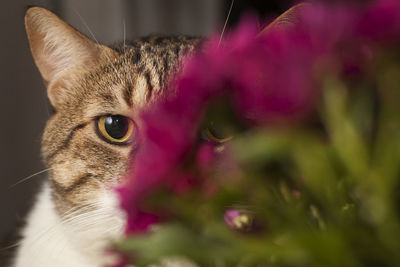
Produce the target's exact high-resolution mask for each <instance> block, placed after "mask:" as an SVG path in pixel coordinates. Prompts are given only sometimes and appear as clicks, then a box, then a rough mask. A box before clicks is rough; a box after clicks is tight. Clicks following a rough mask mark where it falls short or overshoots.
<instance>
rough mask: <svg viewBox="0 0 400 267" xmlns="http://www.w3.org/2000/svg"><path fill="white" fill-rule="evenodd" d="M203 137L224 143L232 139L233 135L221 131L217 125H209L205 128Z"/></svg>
mask: <svg viewBox="0 0 400 267" xmlns="http://www.w3.org/2000/svg"><path fill="white" fill-rule="evenodd" d="M203 137H204V138H205V139H206V140H208V141H211V142H214V143H218V144H222V143H225V142H228V141H230V140H231V139H232V138H233V136H232V135H227V134H223V133H222V132H220V131H217V130H216V129H215V127H213V128H212V127H207V128H205V129H204V130H203Z"/></svg>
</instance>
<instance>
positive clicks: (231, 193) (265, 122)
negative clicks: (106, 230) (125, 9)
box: [118, 0, 400, 266]
mask: <svg viewBox="0 0 400 267" xmlns="http://www.w3.org/2000/svg"><path fill="white" fill-rule="evenodd" d="M284 16H290V19H289V18H288V17H283V18H278V20H279V19H281V20H282V21H281V22H279V23H275V24H276V25H279V26H274V25H272V26H271V27H269V28H268V29H267V30H266V31H263V32H262V33H263V34H261V35H259V30H258V28H257V26H256V25H257V23H255V20H253V19H252V18H245V19H244V20H243V21H242V23H241V24H240V25H239V27H238V28H237V29H236V30H234V31H231V32H230V33H229V34H228V35H227V37H226V38H225V39H223V40H222V41H220V40H219V38H218V36H214V37H211V38H209V39H208V40H207V41H205V42H204V44H202V48H201V49H199V50H200V51H199V52H197V53H196V54H195V55H193V56H190V57H188V60H187V61H186V62H185V63H184V66H183V68H182V70H181V71H180V72H179V73H178V74H177V77H176V79H174V83H173V84H171V85H170V87H171V88H169V90H170V91H171V90H175V91H174V92H176V93H175V94H174V95H173V96H169V97H167V98H165V99H163V100H162V101H160V102H159V103H157V104H156V105H155V106H154V107H152V108H151V109H149V110H146V111H145V112H144V113H143V114H142V116H141V118H142V121H143V126H142V129H141V133H140V148H139V150H138V153H137V155H136V156H135V158H134V160H133V163H132V164H133V168H132V169H133V172H132V174H131V177H130V179H129V181H128V182H127V184H126V185H124V186H123V187H121V188H119V189H118V190H119V192H120V196H121V205H122V208H123V209H124V210H125V211H126V213H127V218H128V224H127V234H128V235H133V237H134V238H133V239H135V234H138V233H145V232H147V231H149V229H150V227H151V226H152V225H153V224H159V223H162V222H164V221H166V222H169V221H174V220H176V218H178V220H179V219H180V220H181V221H180V223H184V222H189V221H190V225H191V226H190V227H192V226H193V225H195V224H196V220H197V222H198V223H199V224H202V223H204V224H205V225H207V223H210V222H214V221H213V219H212V218H216V217H217V215H215V214H221V218H222V219H221V220H220V221H221V222H222V223H224V221H225V225H226V226H228V227H227V228H228V229H229V228H230V229H234V230H239V231H242V230H246V231H244V232H252V230H251V229H249V227H252V225H257V224H260V225H261V226H262V227H258V226H257V227H256V228H257V229H258V230H257V231H261V232H262V233H264V232H265V229H267V228H274V227H275V228H277V229H278V228H279V227H281V226H282V225H285V224H283V223H281V224H280V223H276V224H274V223H272V221H273V219H272V218H273V216H272V215H271V214H269V220H270V223H269V224H268V223H265V222H266V221H267V219H266V217H268V216H266V217H265V216H263V215H261V216H259V218H253V209H254V211H255V216H258V215H259V214H257V213H258V212H259V209H258V208H257V207H263V208H265V209H267V208H268V207H270V208H271V206H268V205H269V204H266V203H267V202H268V201H269V200H268V197H265V196H264V194H268V193H271V192H270V191H265V190H264V191H262V189H261V188H262V187H266V186H271V187H272V186H276V188H278V189H277V190H278V191H279V192H280V193H279V194H281V195H282V199H284V200H286V201H289V199H299V198H301V197H304V196H301V195H302V194H306V192H307V190H310V192H312V194H311V195H310V196H309V197H308V198H307V197H304V199H303V200H302V201H299V203H302V204H304V207H306V209H310V211H311V217H312V220H313V221H316V222H317V224H318V225H319V227H321V228H324V227H325V226H324V225H325V224H326V223H325V222H324V220H323V218H322V215H321V214H320V211H319V208H321V207H324V205H325V204H326V203H329V205H328V204H326V205H328V206H329V207H330V208H331V207H332V206H330V205H333V206H335V205H336V204H332V203H335V201H332V199H330V197H331V194H332V192H331V190H333V189H332V188H335V190H336V188H337V185H336V184H335V182H332V184H330V183H329V182H327V181H321V180H319V179H318V178H315V176H316V173H317V172H319V171H326V172H323V173H324V176H325V178H326V177H336V176H335V175H337V173H339V172H340V173H342V172H345V171H343V168H344V167H343V168H342V169H340V168H338V169H340V171H334V169H335V168H336V167H337V162H340V161H343V162H346V160H347V159H348V160H350V161H354V162H355V163H354V162H353V163H354V164H353V163H349V164H348V165H349V167H348V168H349V175H348V176H346V177H350V176H351V177H352V175H354V176H357V175H361V174H363V175H367V171H366V170H364V169H363V167H362V166H364V167H365V166H366V165H367V164H364V163H360V162H361V159H360V158H362V157H361V156H364V155H361V156H360V155H359V154H360V153H361V154H365V153H364V152H360V151H365V150H363V149H361V148H360V147H362V145H358V144H359V143H360V142H359V140H357V138H354V136H359V135H357V134H356V132H357V131H356V130H354V129H353V128H352V127H351V125H352V124H351V123H350V121H351V120H352V119H349V120H347V119H346V117H345V115H343V114H342V113H340V112H339V111H340V110H342V109H341V107H342V105H344V104H343V103H342V102H341V101H342V100H343V99H342V98H343V94H342V93H343V92H342V91H341V90H340V89H337V90H333V91H334V92H333V93H332V90H330V89H329V88H331V87H332V88H336V87H346V86H354V87H360V86H363V85H364V84H365V83H370V84H372V83H375V82H376V79H375V78H371V79H370V76H371V75H372V76H374V75H375V76H378V74H377V73H376V71H377V66H378V65H379V64H380V61H381V60H382V58H385V57H384V56H382V54H384V53H385V52H387V51H395V50H394V49H393V48H394V47H396V45H398V44H399V43H400V2H399V1H397V0H377V1H371V2H368V3H362V4H361V3H358V4H355V3H352V4H343V3H320V2H316V3H313V4H307V5H302V6H301V7H300V8H298V9H297V10H292V12H290V13H288V14H286V15H284ZM287 21H289V22H290V21H293V23H286V22H287ZM388 54H389V53H388ZM391 56H393V53H392V54H391ZM387 65H390V64H387ZM335 81H336V82H335ZM327 84H328V85H329V86H328V85H327ZM338 84H339V85H338ZM172 87H173V89H172ZM327 87H329V88H328V89H327ZM340 92H342V93H340ZM352 93H353V92H351V91H349V93H346V94H350V95H351V94H352ZM367 94H368V93H365V95H367ZM327 99H328V100H327ZM341 99H342V100H341ZM325 101H328V102H325ZM355 102H357V101H355ZM341 103H342V104H341ZM366 103H367V102H366ZM368 103H369V102H368ZM332 105H333V106H334V107H333V108H330V107H331V106H332ZM335 105H336V106H335ZM361 106H362V105H361ZM321 110H322V111H321ZM355 114H356V112H355ZM342 115H343V116H344V117H341V116H342ZM366 116H367V115H366ZM371 117H373V114H372V115H371ZM340 118H342V119H340ZM343 118H345V119H343ZM315 122H317V124H322V125H323V127H322V128H323V130H322V132H327V131H328V135H327V136H324V137H318V138H317V137H316V135H319V134H320V132H321V130H318V131H315V133H312V134H309V135H308V132H309V131H313V130H314V129H315V124H316V123H315ZM340 123H343V129H341V128H340V127H339V126H338V125H340ZM346 123H347V124H346ZM362 123H363V122H360V123H359V122H356V124H357V125H358V124H360V125H361V124H362ZM215 124H218V125H217V127H222V128H223V129H224V130H226V129H228V131H230V133H231V134H232V135H234V140H233V141H232V145H231V146H230V145H226V144H225V143H224V142H225V141H223V142H219V141H218V140H228V139H229V138H228V139H224V138H222V139H218V138H207V136H206V138H201V137H202V135H203V137H204V131H203V130H204V129H206V130H207V133H208V134H209V133H210V128H211V126H210V125H215ZM310 125H311V126H310ZM349 125H350V126H349ZM265 127H267V129H269V130H268V131H267V133H266V132H265V131H264V130H263V131H262V134H259V135H256V137H257V138H258V139H257V138H256V137H254V138H253V139H251V140H249V139H246V136H247V135H248V134H249V133H253V132H254V131H258V130H259V129H265ZM288 127H289V128H292V131H291V132H292V133H296V134H295V137H294V136H293V135H292V134H288V131H287V130H283V129H287V128H288ZM313 127H314V128H313ZM371 127H372V128H373V127H375V126H371ZM371 127H370V128H371ZM365 128H368V127H365ZM257 129H258V130H257ZM277 129H278V132H279V134H275V131H276V130H277ZM304 129H308V130H307V131H305V130H304ZM363 129H364V128H363ZM269 131H270V132H272V134H271V133H270V132H269ZM225 132H226V131H225ZM225 132H224V133H225ZM305 132H306V133H305ZM370 132H373V130H371V131H370ZM206 135H207V134H206ZM360 135H363V134H360ZM267 136H268V138H267ZM347 137H348V138H349V139H350V140H355V141H349V142H347V143H346V140H347V139H346V138H347ZM330 138H332V140H330ZM235 139H237V141H235ZM243 139H245V140H247V141H248V143H247V144H246V145H244V146H242V145H243V143H241V140H243ZM297 139H301V141H298V142H297V141H295V140H297ZM321 139H322V140H323V139H328V141H324V142H327V143H332V144H333V145H332V146H333V147H334V148H333V150H334V151H336V150H337V154H338V156H337V157H338V159H335V160H332V162H335V163H332V164H333V165H332V166H331V167H329V166H330V164H331V162H329V164H328V163H326V162H323V160H325V159H327V158H329V159H330V158H331V154H332V153H331V152H326V153H325V147H326V144H325V145H321V144H320V143H319V142H320V141H321ZM271 140H273V142H272V141H271ZM282 140H285V141H282ZM242 142H243V141H242ZM271 142H272V143H271ZM251 144H253V145H251ZM335 145H337V146H339V147H335ZM246 146H248V147H246ZM264 146H265V147H264ZM288 147H290V149H289V148H288ZM261 148H262V149H264V150H263V151H261V150H260V149H261ZM299 148H301V150H300V152H299V151H298V150H297V149H299ZM353 148H354V150H352V149H353ZM346 149H347V150H346ZM308 150H310V151H308ZM276 151H279V153H277V152H276ZM282 151H285V152H282ZM289 151H290V152H289ZM348 151H350V152H348ZM354 151H355V152H354ZM268 153H269V154H268ZM302 153H309V154H310V155H311V153H315V154H313V156H312V157H311V158H310V159H309V161H307V159H308V158H307V155H305V156H304V157H303V156H299V155H302ZM335 153H336V152H335ZM357 153H358V154H357ZM272 155H273V156H272ZM282 155H290V157H289V156H288V158H290V160H282V157H283V156H282ZM310 155H308V156H310ZM335 155H336V154H335ZM349 155H350V156H349ZM359 156H360V157H359ZM357 160H358V163H357ZM269 161H271V162H272V163H271V162H270V163H268V164H267V162H269ZM276 161H279V162H280V163H279V164H281V161H283V162H284V164H285V165H284V166H285V167H284V168H285V169H288V170H289V169H290V168H292V165H296V166H297V167H296V168H298V169H297V171H296V172H298V174H299V175H294V174H293V173H289V172H288V173H284V174H282V173H281V172H282V171H281V169H279V168H278V169H279V170H278V171H277V167H276V166H275V165H276ZM288 161H294V162H295V163H293V164H292V163H287V162H288ZM260 162H262V163H260ZM271 164H272V165H271ZM274 164H275V165H274ZM279 164H278V165H279ZM307 164H308V165H307ZM363 164H364V165H363ZM260 165H262V166H263V167H262V168H261V167H259V166H260ZM328 165H329V166H328ZM343 165H346V164H345V163H343ZM249 166H250V167H249ZM271 166H273V167H271ZM279 166H280V165H279ZM310 166H311V167H310ZM360 166H361V167H360ZM358 167H359V168H358ZM357 168H358V169H357ZM365 168H366V167H365ZM361 170H363V171H361ZM221 172H222V173H223V174H221ZM271 173H273V174H274V175H272V176H274V177H275V176H276V177H281V176H282V177H285V178H284V179H283V180H282V181H286V182H282V181H279V182H276V181H275V180H273V181H271V180H268V179H270V178H267V177H270V176H271ZM300 173H301V175H300ZM227 176H230V177H227ZM246 177H247V178H246ZM250 177H253V178H254V177H258V178H257V179H256V178H254V179H251V178H250ZM287 177H291V178H290V179H288V178H287ZM285 179H287V180H285ZM320 179H322V177H320ZM326 179H327V180H329V179H328V178H326ZM267 180H268V181H269V182H266V183H267V184H265V183H264V182H265V181H267ZM260 181H262V182H260ZM308 183H310V184H308ZM288 184H289V185H288ZM349 184H352V183H350V182H349ZM328 185H329V186H331V185H334V186H333V187H332V188H327V189H326V191H324V188H326V187H327V186H328ZM298 187H304V188H303V191H301V190H300V191H299V190H297V188H298ZM274 188H275V187H274ZM250 189H253V190H254V192H250V191H251V190H250ZM358 189H359V188H358ZM351 190H353V189H351ZM360 190H361V189H360ZM258 193H259V194H258ZM342 193H343V192H340V194H338V198H339V195H340V196H342ZM273 194H276V192H274V193H273ZM354 194H355V193H354V192H353V191H352V192H351V193H349V194H348V195H352V196H354ZM348 195H347V194H344V193H343V199H341V200H340V201H343V202H344V203H347V202H348V201H349V202H351V203H354V202H356V201H355V200H354V199H352V200H351V201H350V200H349V196H348ZM318 197H320V198H321V199H320V200H321V203H319V204H320V205H319V206H318V203H317V205H314V204H315V203H310V202H309V201H310V200H311V199H313V200H315V201H316V202H318V201H317V200H316V199H318ZM350 198H351V197H350ZM180 200H182V201H193V202H192V204H193V205H197V204H198V206H202V205H203V204H204V203H208V204H209V205H210V206H208V207H207V208H204V210H202V211H203V213H204V214H205V215H203V217H196V215H195V213H196V212H194V211H193V210H192V211H190V209H189V208H188V205H190V204H191V203H181V202H180ZM263 201H265V203H264V202H263ZM340 201H338V202H340ZM244 202H246V204H243V203H244ZM247 202H249V203H252V206H251V205H250V208H249V207H248V206H247ZM237 203H240V204H241V205H239V207H238V208H236V207H235V205H236V204H237ZM268 203H269V202H268ZM290 203H292V204H291V205H292V207H296V208H295V210H296V212H298V211H299V207H298V206H299V205H300V204H299V205H296V204H293V202H290ZM305 203H307V204H305ZM212 205H214V206H212ZM243 205H244V208H243ZM274 205H277V204H274ZM346 205H347V204H346ZM346 205H345V206H346ZM352 205H353V204H348V205H347V206H346V207H351V206H352ZM300 206H301V205H300ZM328 206H326V207H328ZM224 207H225V208H224ZM304 207H303V208H304ZM310 207H311V208H310ZM286 208H287V206H285V209H286ZM341 208H343V206H341ZM188 209H189V210H188ZM224 209H225V211H223V210H224ZM249 209H250V210H251V212H250V211H249ZM300 209H301V208H300ZM288 210H289V209H288ZM191 212H192V213H193V216H192V217H193V218H195V217H196V220H194V219H193V220H191ZM296 212H294V211H290V212H288V213H285V214H279V215H276V218H275V219H277V218H278V217H279V218H281V219H282V217H284V216H289V213H290V214H291V215H293V216H294V214H297V215H298V213H296ZM325 212H327V210H325ZM260 213H263V211H261V212H260ZM264 213H265V212H264ZM196 214H197V213H196ZM327 214H329V213H327ZM327 214H325V215H327ZM214 215H215V216H214ZM204 216H206V217H207V218H208V219H204V220H203V219H202V218H204ZM301 216H302V215H301ZM328 217H329V216H328ZM199 218H200V219H199ZM285 218H286V217H285ZM290 218H291V217H290ZM292 219H293V218H292ZM277 220H278V219H277ZM278 221H279V220H278ZM305 221H307V219H304V220H303V221H302V220H300V219H299V225H301V224H302V223H303V224H305V225H306V224H307V223H306V222H305ZM260 222H261V223H260ZM217 224H218V223H217ZM210 225H211V223H210ZM213 225H214V224H213ZM190 227H189V228H190ZM210 227H211V226H210ZM206 228H207V227H206ZM295 228H297V227H295ZM173 229H175V228H173ZM207 229H209V228H207ZM213 229H214V228H213ZM216 229H218V231H217V232H218V233H219V234H215V235H218V236H219V237H220V238H222V239H224V238H227V235H224V234H221V233H225V232H224V231H225V230H221V228H218V227H217V228H216ZM260 229H262V230H260ZM279 229H280V228H279ZM175 230H176V229H175ZM175 230H171V231H172V232H173V231H175ZM210 231H211V230H210ZM211 232H212V231H211ZM242 232H243V231H242ZM179 233H180V234H181V235H182V236H185V231H182V232H179ZM262 235H263V234H262ZM236 238H237V237H235V238H233V237H231V239H230V241H234V242H238V243H240V242H239V241H238V239H236ZM203 241H204V240H203ZM132 242H134V241H132ZM182 242H183V241H182ZM204 242H205V241H204ZM282 242H283V241H282ZM338 242H339V241H338ZM261 243H262V242H261ZM246 244H247V243H246ZM248 244H252V245H254V246H256V244H257V242H256V243H251V242H250V243H248ZM296 244H297V243H296ZM293 246H294V245H293ZM139 247H140V246H139ZM210 247H213V246H211V245H210ZM218 248H220V247H218ZM270 248H271V249H272V247H270ZM235 249H236V250H235ZM244 250H245V249H244V248H243V247H234V248H231V252H232V254H234V253H233V252H234V251H236V252H237V251H244ZM179 251H180V252H182V250H179ZM220 252H221V251H220ZM225 252H226V251H225V250H223V252H221V253H222V254H223V253H225ZM275 252H276V251H275ZM303 252H304V251H303ZM303 252H301V253H303ZM208 253H210V254H208V257H211V254H212V252H211V250H209V251H208ZM255 253H256V252H255ZM276 253H277V252H276ZM299 253H300V252H299ZM301 253H300V254H301ZM189 254H190V253H189ZM278 254H279V253H278ZM300 254H295V253H294V252H293V255H297V256H299V255H300ZM223 255H225V254H223ZM163 256H164V255H163ZM190 256H193V257H194V258H196V257H197V258H198V259H200V261H201V260H204V258H202V257H201V256H199V255H198V254H196V253H194V254H193V255H190ZM225 256H226V255H225ZM221 257H223V256H221ZM260 257H261V258H257V259H258V260H261V261H263V260H264V258H263V256H260ZM299 257H300V256H299ZM349 257H350V256H349ZM226 258H229V259H230V260H233V262H237V260H238V258H235V257H233V256H232V257H231V258H230V257H228V256H226ZM300 258H301V257H300ZM302 259H303V258H302ZM235 260H236V261H235ZM268 260H269V259H268ZM303 260H304V261H305V262H306V259H303ZM203 262H207V260H204V261H203ZM299 266H300V265H299ZM354 266H357V265H354Z"/></svg>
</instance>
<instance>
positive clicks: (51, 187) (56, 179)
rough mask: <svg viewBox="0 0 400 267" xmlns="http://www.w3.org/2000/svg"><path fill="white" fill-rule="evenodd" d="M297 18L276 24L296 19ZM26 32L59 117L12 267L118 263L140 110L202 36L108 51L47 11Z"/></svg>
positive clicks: (31, 13) (49, 131) (32, 14)
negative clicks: (112, 247)
mask: <svg viewBox="0 0 400 267" xmlns="http://www.w3.org/2000/svg"><path fill="white" fill-rule="evenodd" d="M292 11H293V10H292ZM290 13H293V12H287V13H285V14H284V16H281V17H279V18H278V19H277V20H276V21H275V22H274V23H272V24H271V25H274V27H275V26H278V27H280V26H282V25H284V24H286V23H287V22H289V21H291V20H292V18H294V16H291V14H290ZM25 26H26V32H27V35H28V39H29V43H30V48H31V51H32V55H33V58H34V60H35V63H36V65H37V67H38V68H39V71H40V73H41V75H42V77H43V80H44V82H45V85H46V87H47V95H48V98H49V100H50V102H51V105H52V106H53V108H54V114H53V115H52V116H51V117H50V119H49V120H48V122H47V125H46V128H45V131H44V134H43V139H42V157H43V160H44V163H45V165H46V166H47V167H48V168H49V176H48V179H47V181H46V182H45V183H44V185H43V188H42V190H41V192H40V194H39V195H38V198H37V200H36V203H35V205H34V207H33V210H32V211H31V213H30V214H29V216H28V218H27V224H26V226H25V228H24V229H23V231H22V236H23V237H22V241H21V244H20V246H19V247H18V250H17V254H16V256H15V258H14V262H13V264H12V266H13V267H28V266H29V267H46V266H51V267H71V266H73V267H88V266H90V267H96V266H105V265H107V264H110V263H112V262H113V261H114V260H115V259H114V258H113V256H112V254H111V253H107V250H106V249H107V245H108V244H110V242H112V241H113V240H115V239H117V238H119V237H120V236H121V235H122V233H123V229H124V222H125V220H124V215H123V213H122V212H121V211H119V209H118V198H117V196H116V193H115V192H114V188H115V187H116V186H117V185H118V184H119V183H121V182H122V181H123V179H124V177H125V176H126V174H127V173H128V172H129V169H130V164H129V163H130V161H131V160H130V159H131V158H132V156H133V155H134V154H135V151H136V149H137V148H138V144H137V138H136V137H137V132H138V129H140V120H139V118H138V114H139V112H140V111H141V110H143V109H144V108H146V107H147V106H148V105H149V104H150V103H152V102H154V101H155V100H156V99H157V98H160V97H162V96H163V90H162V88H163V87H164V85H165V84H166V83H167V82H168V80H169V79H170V76H171V74H172V73H173V72H174V71H176V70H177V69H178V68H179V67H180V62H181V61H182V59H183V58H184V57H185V55H188V54H190V53H192V52H193V51H194V49H196V47H198V46H199V43H200V42H201V39H199V38H192V37H188V36H175V37H171V36H151V37H147V38H142V39H138V40H134V41H132V42H129V43H127V44H120V45H117V46H115V47H107V46H104V45H100V44H98V43H95V42H93V41H91V40H90V39H89V38H87V37H86V36H84V35H83V34H82V33H80V32H78V31H77V30H75V29H74V28H73V27H71V26H70V25H68V24H67V23H66V22H64V21H63V20H61V19H60V18H58V17H57V16H56V15H55V14H53V13H52V12H50V11H48V10H46V9H44V8H40V7H32V8H29V9H28V10H27V12H26V15H25ZM269 28H270V27H267V28H266V29H264V30H263V32H262V33H265V32H267V31H268V30H269ZM171 127H173V125H171ZM154 167H155V168H156V167H157V166H154Z"/></svg>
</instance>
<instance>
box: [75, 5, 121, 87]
mask: <svg viewBox="0 0 400 267" xmlns="http://www.w3.org/2000/svg"><path fill="white" fill-rule="evenodd" d="M74 12H75V13H76V14H77V15H78V17H79V19H80V20H81V21H82V23H83V25H84V26H85V27H86V29H87V30H88V31H89V33H90V35H91V36H92V38H93V39H94V41H95V42H96V43H97V44H98V45H100V43H99V41H98V40H97V38H96V37H95V36H94V34H93V31H92V30H91V29H90V28H89V25H88V24H87V23H86V21H85V19H84V18H83V17H82V16H81V14H80V13H79V12H78V10H76V9H74ZM104 55H105V56H106V57H107V59H108V61H109V62H110V64H111V67H112V68H113V69H114V71H115V74H116V75H117V77H118V79H119V80H120V81H121V84H124V81H123V79H122V78H121V76H120V75H119V72H118V71H117V69H116V68H115V65H114V63H113V62H112V60H111V58H110V57H109V56H108V55H107V53H104Z"/></svg>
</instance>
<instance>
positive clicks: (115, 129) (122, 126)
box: [104, 115, 129, 139]
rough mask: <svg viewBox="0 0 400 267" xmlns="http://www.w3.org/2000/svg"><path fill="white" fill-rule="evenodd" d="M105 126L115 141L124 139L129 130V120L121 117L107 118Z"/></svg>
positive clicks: (112, 116)
mask: <svg viewBox="0 0 400 267" xmlns="http://www.w3.org/2000/svg"><path fill="white" fill-rule="evenodd" d="M104 124H105V125H104V127H105V129H106V131H107V133H108V134H109V135H110V136H111V137H112V138H114V139H122V138H124V137H125V135H126V133H127V132H128V129H129V120H128V118H126V117H124V116H121V115H111V116H107V117H106V119H105V122H104Z"/></svg>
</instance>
